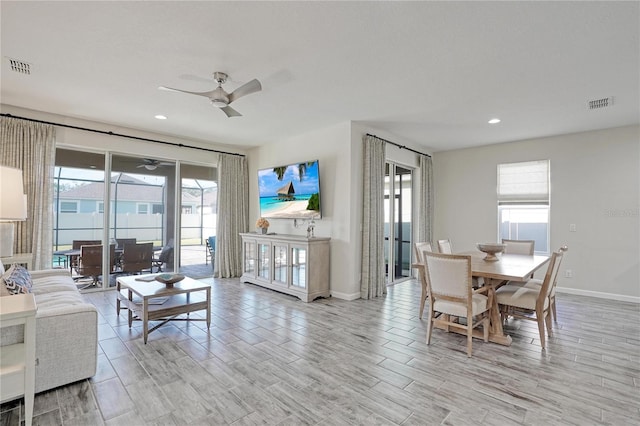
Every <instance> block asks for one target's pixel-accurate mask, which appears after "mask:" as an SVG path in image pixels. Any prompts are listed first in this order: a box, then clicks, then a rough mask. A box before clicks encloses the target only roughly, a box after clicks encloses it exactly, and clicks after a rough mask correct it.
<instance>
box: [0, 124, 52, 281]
mask: <svg viewBox="0 0 640 426" xmlns="http://www.w3.org/2000/svg"><path fill="white" fill-rule="evenodd" d="M0 141H1V142H0V143H1V144H2V149H0V164H2V165H5V166H10V167H15V168H18V169H20V170H22V179H23V182H24V192H25V193H26V194H27V220H25V221H23V222H15V235H14V248H13V249H14V252H15V253H32V254H33V259H32V262H33V268H34V269H47V268H51V262H52V256H53V235H52V233H51V229H53V209H52V208H51V200H52V199H53V168H54V163H55V128H54V127H53V126H52V125H50V124H44V123H33V122H29V121H25V120H21V119H18V118H10V117H1V118H0Z"/></svg>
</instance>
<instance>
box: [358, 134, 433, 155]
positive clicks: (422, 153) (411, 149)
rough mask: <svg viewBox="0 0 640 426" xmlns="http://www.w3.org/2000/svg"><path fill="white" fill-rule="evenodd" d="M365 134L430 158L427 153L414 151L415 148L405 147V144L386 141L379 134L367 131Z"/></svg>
mask: <svg viewBox="0 0 640 426" xmlns="http://www.w3.org/2000/svg"><path fill="white" fill-rule="evenodd" d="M367 136H373V137H374V138H378V139H380V140H381V141H385V142H386V143H390V144H391V145H395V146H397V147H398V148H400V149H406V150H407V151H411V152H415V153H416V154H420V155H426V156H427V157H429V158H431V156H430V155H429V154H425V153H424V152H420V151H416V150H415V149H413V148H409V147H407V146H404V145H400V144H398V143H395V142H391V141H388V140H386V139H383V138H381V137H379V136H376V135H372V134H371V133H367Z"/></svg>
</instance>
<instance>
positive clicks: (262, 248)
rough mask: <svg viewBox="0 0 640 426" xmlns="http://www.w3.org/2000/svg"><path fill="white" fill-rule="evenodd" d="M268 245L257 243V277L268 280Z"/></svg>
mask: <svg viewBox="0 0 640 426" xmlns="http://www.w3.org/2000/svg"><path fill="white" fill-rule="evenodd" d="M270 263H271V259H270V245H269V244H260V243H258V276H259V277H261V278H264V279H265V280H268V279H269V264H270Z"/></svg>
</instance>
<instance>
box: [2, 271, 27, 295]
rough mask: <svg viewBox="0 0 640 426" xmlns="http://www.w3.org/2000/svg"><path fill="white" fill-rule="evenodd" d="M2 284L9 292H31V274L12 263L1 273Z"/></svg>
mask: <svg viewBox="0 0 640 426" xmlns="http://www.w3.org/2000/svg"><path fill="white" fill-rule="evenodd" d="M2 280H3V281H4V285H5V287H6V288H7V290H9V293H11V294H20V293H31V286H32V284H33V282H32V281H31V275H29V271H27V270H26V268H24V267H23V266H20V265H16V264H13V265H11V267H10V268H9V269H8V270H7V271H6V272H5V273H4V274H3V275H2Z"/></svg>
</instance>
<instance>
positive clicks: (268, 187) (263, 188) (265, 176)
mask: <svg viewBox="0 0 640 426" xmlns="http://www.w3.org/2000/svg"><path fill="white" fill-rule="evenodd" d="M273 169H274V167H271V168H269V169H263V170H259V171H258V187H259V190H260V197H261V198H262V197H274V196H276V195H277V191H278V189H280V188H282V187H283V186H285V185H286V184H287V183H289V182H293V187H294V189H295V194H294V195H311V194H315V193H316V192H319V188H320V184H319V176H318V174H319V173H318V162H317V161H315V162H314V163H313V165H312V166H308V165H307V171H306V173H305V174H304V176H303V178H302V180H300V173H299V170H298V164H297V163H296V164H292V165H290V166H287V170H286V171H285V173H284V177H283V178H282V180H278V176H277V175H276V174H275V173H274V171H273Z"/></svg>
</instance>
